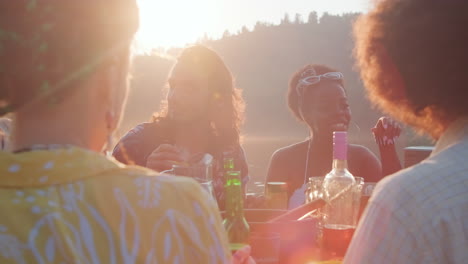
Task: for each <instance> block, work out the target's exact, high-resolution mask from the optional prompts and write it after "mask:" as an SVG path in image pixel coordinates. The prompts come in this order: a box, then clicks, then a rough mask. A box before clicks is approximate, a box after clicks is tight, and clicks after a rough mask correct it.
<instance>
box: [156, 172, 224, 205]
mask: <svg viewBox="0 0 468 264" xmlns="http://www.w3.org/2000/svg"><path fill="white" fill-rule="evenodd" d="M161 174H171V175H177V176H185V177H189V178H192V179H194V180H196V181H197V182H198V183H199V184H200V185H201V187H202V188H203V189H204V190H205V191H206V192H208V194H209V195H210V196H211V197H213V198H214V197H215V196H214V190H213V168H212V166H211V164H195V165H188V166H187V165H172V169H170V170H166V171H163V172H161Z"/></svg>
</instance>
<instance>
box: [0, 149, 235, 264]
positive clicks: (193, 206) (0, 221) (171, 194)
mask: <svg viewBox="0 0 468 264" xmlns="http://www.w3.org/2000/svg"><path fill="white" fill-rule="evenodd" d="M0 212H1V214H0V215H1V216H0V263H59V264H61V263H93V264H97V263H105V264H108V263H125V264H130V263H181V264H183V263H197V264H200V263H226V262H228V261H229V258H230V252H229V246H228V242H227V238H226V235H225V233H224V230H223V227H222V224H221V218H220V215H219V212H218V210H217V207H216V205H215V203H214V202H211V200H210V198H209V196H208V194H207V193H205V192H204V191H203V190H202V189H201V187H200V186H199V185H198V184H197V183H196V182H195V181H193V180H191V179H188V178H183V177H167V176H159V175H157V174H155V173H154V172H152V171H150V170H147V169H144V168H139V167H124V166H123V165H121V164H119V163H118V162H116V161H114V160H110V159H108V158H106V157H104V156H103V155H100V154H98V153H95V152H91V151H87V150H83V149H79V148H73V147H70V148H65V149H57V150H45V151H42V150H39V151H31V152H23V153H19V154H11V153H5V152H0Z"/></svg>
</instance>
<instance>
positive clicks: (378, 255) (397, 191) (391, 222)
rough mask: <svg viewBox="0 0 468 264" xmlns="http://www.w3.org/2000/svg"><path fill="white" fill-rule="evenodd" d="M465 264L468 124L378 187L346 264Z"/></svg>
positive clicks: (467, 244) (453, 130)
mask: <svg viewBox="0 0 468 264" xmlns="http://www.w3.org/2000/svg"><path fill="white" fill-rule="evenodd" d="M467 262H468V119H460V120H458V121H456V122H454V123H453V124H452V125H451V126H450V127H449V128H448V129H447V131H446V132H445V133H444V134H443V136H442V137H441V138H440V139H439V141H438V142H437V145H436V147H435V149H434V151H433V153H432V154H431V156H430V157H429V158H427V159H426V160H424V161H423V162H421V163H420V164H418V165H415V166H413V167H411V168H408V169H405V170H402V171H400V172H398V173H396V174H394V175H392V176H390V177H387V178H386V179H384V180H382V182H381V183H379V184H378V186H377V187H376V190H375V192H374V195H373V197H372V198H371V201H370V202H369V205H368V207H367V209H366V212H365V214H364V216H363V219H362V220H361V222H360V223H359V225H358V228H357V230H356V233H355V236H354V238H353V241H352V242H351V245H350V247H349V250H348V252H347V255H346V257H345V259H344V263H360V264H365V263H379V264H385V263H467Z"/></svg>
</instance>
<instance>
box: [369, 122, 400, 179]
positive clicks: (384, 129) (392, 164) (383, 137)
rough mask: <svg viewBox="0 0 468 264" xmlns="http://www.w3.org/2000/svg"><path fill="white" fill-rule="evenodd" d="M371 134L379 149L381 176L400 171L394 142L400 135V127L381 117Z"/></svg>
mask: <svg viewBox="0 0 468 264" xmlns="http://www.w3.org/2000/svg"><path fill="white" fill-rule="evenodd" d="M372 132H373V133H374V137H375V141H376V143H377V146H378V147H379V152H380V160H381V161H382V174H383V176H387V175H390V174H393V173H395V172H397V171H399V170H401V168H402V167H401V163H400V160H399V159H398V155H397V151H396V148H395V143H396V140H397V139H398V137H399V136H400V133H401V128H400V126H399V125H398V124H397V123H396V122H395V121H394V120H392V119H391V118H388V117H381V118H380V119H379V120H378V121H377V124H376V125H375V127H374V128H373V129H372Z"/></svg>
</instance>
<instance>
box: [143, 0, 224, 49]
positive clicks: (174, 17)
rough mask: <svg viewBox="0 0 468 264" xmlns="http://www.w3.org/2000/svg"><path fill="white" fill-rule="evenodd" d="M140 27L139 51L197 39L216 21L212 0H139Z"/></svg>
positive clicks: (183, 44) (183, 43) (182, 44)
mask: <svg viewBox="0 0 468 264" xmlns="http://www.w3.org/2000/svg"><path fill="white" fill-rule="evenodd" d="M138 3H139V8H140V30H139V31H138V33H137V37H136V45H137V47H138V48H139V49H140V50H146V51H147V50H151V49H153V48H157V47H163V48H170V47H173V46H178V47H180V46H185V45H186V44H188V43H193V42H196V41H197V40H198V39H200V38H201V37H203V35H204V34H205V32H209V31H210V29H211V28H212V26H211V25H213V24H214V23H215V20H214V19H215V16H216V12H214V11H216V10H215V9H216V2H215V1H214V0H203V1H193V0H166V1H155V0H139V2H138Z"/></svg>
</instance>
